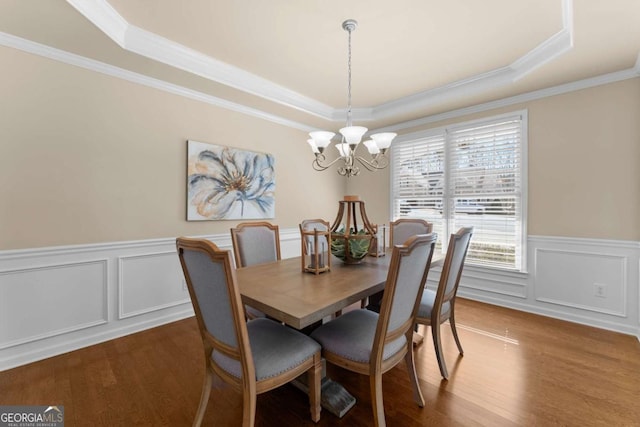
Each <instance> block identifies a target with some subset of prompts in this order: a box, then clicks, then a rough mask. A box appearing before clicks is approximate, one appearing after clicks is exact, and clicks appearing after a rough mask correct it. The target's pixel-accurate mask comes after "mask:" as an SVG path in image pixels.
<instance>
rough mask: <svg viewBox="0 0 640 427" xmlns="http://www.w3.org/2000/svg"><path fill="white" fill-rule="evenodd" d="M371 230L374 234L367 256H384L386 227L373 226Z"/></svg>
mask: <svg viewBox="0 0 640 427" xmlns="http://www.w3.org/2000/svg"><path fill="white" fill-rule="evenodd" d="M373 229H374V230H375V232H376V234H375V237H374V238H373V242H372V243H371V250H370V251H369V255H371V256H375V257H381V256H385V255H386V253H387V226H386V225H374V226H373Z"/></svg>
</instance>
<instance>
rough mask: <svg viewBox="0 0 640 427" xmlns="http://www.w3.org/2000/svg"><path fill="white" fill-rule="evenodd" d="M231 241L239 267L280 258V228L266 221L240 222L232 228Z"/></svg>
mask: <svg viewBox="0 0 640 427" xmlns="http://www.w3.org/2000/svg"><path fill="white" fill-rule="evenodd" d="M231 242H232V243H233V254H234V256H235V261H236V267H237V268H242V267H248V266H250V265H255V264H262V263H265V262H273V261H278V260H279V259H280V231H279V228H278V226H277V225H274V224H271V223H268V222H266V221H256V222H243V223H240V224H238V225H237V226H236V227H235V228H232V229H231Z"/></svg>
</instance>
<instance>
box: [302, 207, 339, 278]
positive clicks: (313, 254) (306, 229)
mask: <svg viewBox="0 0 640 427" xmlns="http://www.w3.org/2000/svg"><path fill="white" fill-rule="evenodd" d="M300 242H301V245H302V248H301V250H302V271H303V272H308V273H314V274H320V273H324V272H325V271H329V270H331V253H330V252H329V251H330V250H331V232H330V231H329V222H327V221H324V220H322V219H306V220H304V221H302V223H301V224H300Z"/></svg>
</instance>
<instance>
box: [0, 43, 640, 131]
mask: <svg viewBox="0 0 640 427" xmlns="http://www.w3.org/2000/svg"><path fill="white" fill-rule="evenodd" d="M0 46H6V47H9V48H14V49H17V50H21V51H23V52H27V53H31V54H34V55H38V56H42V57H45V58H48V59H52V60H54V61H59V62H62V63H65V64H69V65H73V66H76V67H80V68H84V69H87V70H91V71H95V72H97V73H101V74H105V75H108V76H111V77H116V78H119V79H122V80H126V81H129V82H132V83H136V84H140V85H143V86H147V87H151V88H154V89H158V90H162V91H164V92H168V93H171V94H174V95H179V96H183V97H185V98H189V99H193V100H195V101H199V102H204V103H206V104H209V105H213V106H216V107H220V108H225V109H228V110H231V111H236V112H238V113H241V114H246V115H249V116H252V117H256V118H259V119H262V120H267V121H270V122H273V123H277V124H280V125H283V126H286V127H289V128H292V129H298V130H301V131H303V132H311V131H314V130H317V129H316V128H315V127H312V126H309V125H306V124H304V123H300V122H296V121H293V120H288V119H285V118H283V117H280V116H276V115H274V114H270V113H267V112H265V111H262V110H258V109H255V108H250V107H247V106H244V105H242V104H238V103H234V102H231V101H227V100H225V99H222V98H218V97H215V96H212V95H208V94H205V93H203V92H198V91H195V90H193V89H189V88H186V87H183V86H179V85H175V84H172V83H168V82H166V81H163V80H159V79H154V78H151V77H148V76H145V75H143V74H139V73H134V72H132V71H128V70H125V69H123V68H119V67H115V66H113V65H110V64H106V63H104V62H100V61H96V60H94V59H89V58H85V57H83V56H80V55H76V54H74V53H70V52H66V51H63V50H61V49H56V48H53V47H51V46H47V45H43V44H40V43H36V42H34V41H31V40H27V39H23V38H21V37H17V36H14V35H12V34H8V33H3V32H0ZM638 76H640V54H639V55H638V58H637V60H636V63H635V65H634V67H633V68H630V69H628V70H623V71H618V72H615V73H610V74H605V75H601V76H596V77H592V78H588V79H584V80H579V81H575V82H571V83H567V84H563V85H559V86H554V87H550V88H546V89H541V90H537V91H534V92H528V93H524V94H521V95H516V96H512V97H509V98H504V99H500V100H497V101H492V102H487V103H484V104H478V105H473V106H469V107H465V108H460V109H457V110H452V111H447V112H445V113H441V114H435V115H431V116H426V117H422V118H420V119H416V120H409V121H405V122H401V123H397V124H394V125H391V126H386V127H383V128H378V129H374V130H371V132H372V133H374V132H387V131H389V132H391V131H399V130H403V129H409V128H415V127H419V126H424V125H427V124H430V123H435V122H438V121H441V120H446V119H451V118H455V117H461V116H465V115H469V114H474V113H478V112H482V111H487V110H493V109H496V108H501V107H506V106H510V105H514V104H519V103H523V102H528V101H533V100H536V99H541V98H546V97H549V96H554V95H561V94H563V93H568V92H573V91H576V90H582V89H587V88H590V87H595V86H601V85H605V84H609V83H615V82H618V81H622V80H627V79H632V78H636V77H638ZM371 110H372V109H371V108H358V109H353V111H352V114H353V118H354V120H358V121H365V120H371V116H372V115H373V114H372V112H371ZM334 114H335V117H339V116H340V115H341V114H342V115H345V114H346V111H345V110H344V109H343V110H335V112H334ZM365 118H366V119H365ZM334 120H338V119H337V118H334Z"/></svg>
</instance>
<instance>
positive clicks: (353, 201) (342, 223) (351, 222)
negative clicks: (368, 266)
mask: <svg viewBox="0 0 640 427" xmlns="http://www.w3.org/2000/svg"><path fill="white" fill-rule="evenodd" d="M338 203H339V204H340V206H339V208H338V215H337V216H336V220H335V222H334V223H333V225H332V226H331V253H332V254H333V255H334V256H336V257H337V258H340V259H341V260H342V261H344V263H345V264H359V263H360V262H361V261H362V259H363V258H364V257H366V256H367V255H368V254H369V252H370V251H371V243H372V240H373V238H374V237H375V235H376V230H375V228H374V227H375V226H373V225H371V223H370V222H369V218H367V213H366V211H365V209H364V202H363V201H361V200H360V198H359V197H358V196H344V200H341V201H340V202H338ZM358 214H359V215H358ZM358 217H360V220H361V221H362V222H361V225H359V224H358Z"/></svg>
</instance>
